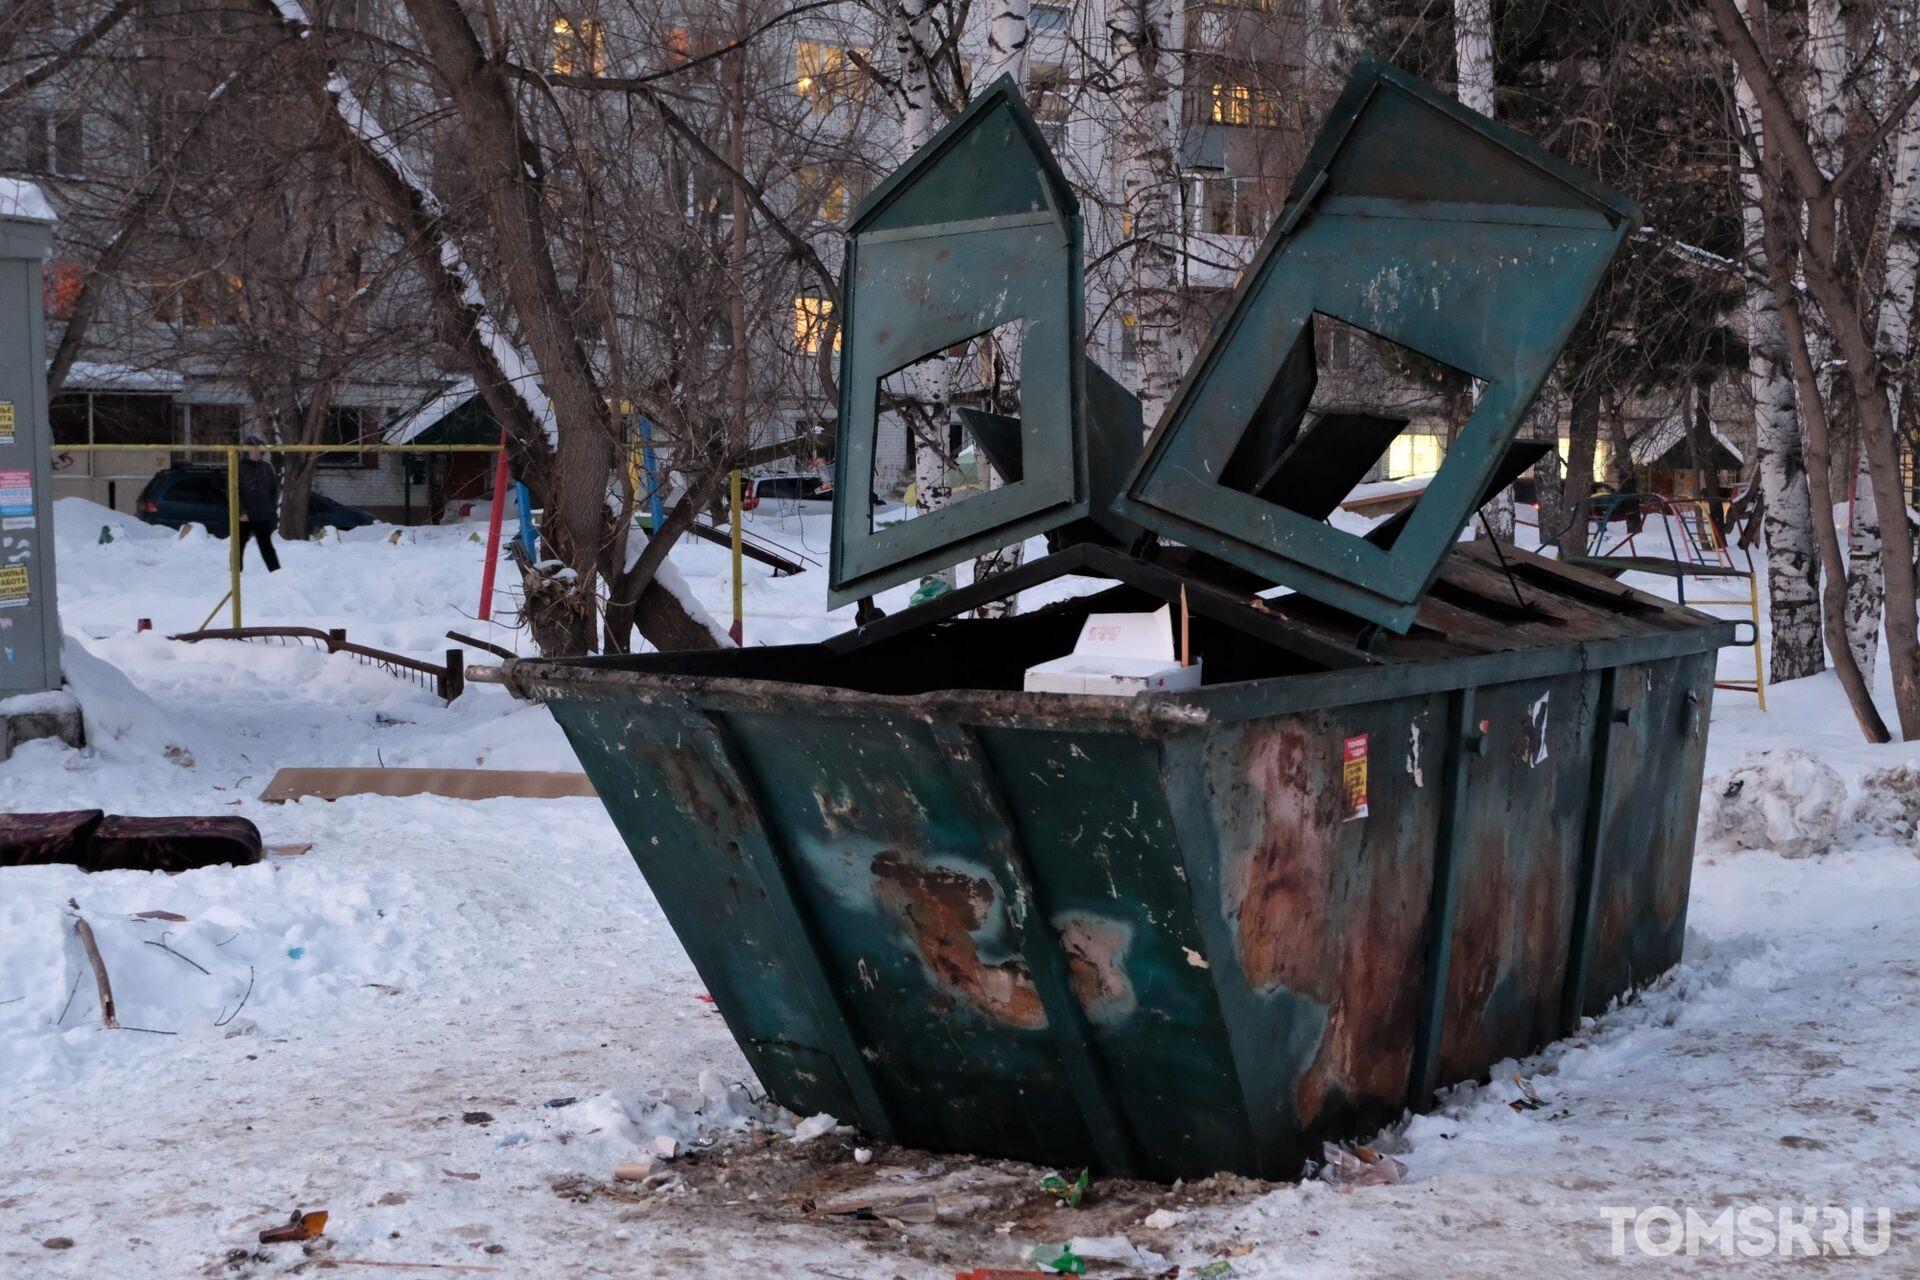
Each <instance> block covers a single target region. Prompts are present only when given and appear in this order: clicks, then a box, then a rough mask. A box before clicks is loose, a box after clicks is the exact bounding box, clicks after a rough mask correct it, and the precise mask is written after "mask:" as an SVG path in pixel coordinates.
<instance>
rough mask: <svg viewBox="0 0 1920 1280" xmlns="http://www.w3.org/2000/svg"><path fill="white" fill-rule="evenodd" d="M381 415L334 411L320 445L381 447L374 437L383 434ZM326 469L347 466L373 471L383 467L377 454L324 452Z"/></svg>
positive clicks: (365, 411) (329, 413) (322, 459)
mask: <svg viewBox="0 0 1920 1280" xmlns="http://www.w3.org/2000/svg"><path fill="white" fill-rule="evenodd" d="M379 431H380V415H379V414H378V413H377V412H376V411H374V410H371V409H354V408H338V407H336V408H332V409H329V410H327V420H326V422H325V424H324V425H322V426H321V428H320V439H319V440H318V441H316V443H318V444H377V443H379V441H378V440H376V439H375V438H374V437H376V436H378V435H379ZM320 465H321V466H323V467H347V468H354V469H360V470H368V471H370V470H372V469H373V468H375V467H377V466H379V465H380V455H379V454H377V453H323V454H321V455H320Z"/></svg>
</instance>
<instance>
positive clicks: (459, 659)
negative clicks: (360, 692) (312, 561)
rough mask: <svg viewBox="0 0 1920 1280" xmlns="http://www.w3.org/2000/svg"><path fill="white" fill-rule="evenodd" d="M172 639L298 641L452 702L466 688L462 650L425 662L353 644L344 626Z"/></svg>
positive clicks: (217, 631)
mask: <svg viewBox="0 0 1920 1280" xmlns="http://www.w3.org/2000/svg"><path fill="white" fill-rule="evenodd" d="M167 639H169V640H183V641H185V642H186V643H188V644H198V643H199V642H200V641H202V640H255V641H266V642H273V643H279V644H298V645H304V646H306V647H309V648H314V649H324V650H326V651H327V652H328V653H344V654H348V655H350V656H352V657H354V658H357V659H359V660H360V661H361V662H362V663H363V664H365V665H367V666H373V667H379V668H380V669H381V670H383V671H385V672H387V673H388V674H390V675H394V676H398V677H399V678H400V679H402V680H409V681H412V682H413V683H415V684H420V685H425V684H426V683H427V682H428V681H429V680H431V681H432V682H433V690H434V692H435V693H437V694H439V695H440V696H441V697H442V698H443V699H445V700H446V701H448V702H452V701H453V700H454V699H455V698H457V697H459V696H460V695H461V694H462V693H464V692H466V687H467V677H466V671H467V662H466V654H465V653H464V652H463V651H462V650H459V649H449V650H447V660H446V662H445V663H441V664H436V663H432V662H423V661H421V660H420V659H419V658H410V657H408V656H407V655H406V654H404V653H392V652H389V651H388V650H386V649H373V648H369V647H368V646H366V645H363V644H354V643H353V642H351V641H350V640H348V639H347V633H346V631H345V629H344V628H340V627H335V628H334V629H333V630H331V631H322V630H320V629H319V628H318V627H216V628H214V629H212V630H206V629H202V630H199V631H183V632H181V633H180V634H178V635H173V636H168V637H167Z"/></svg>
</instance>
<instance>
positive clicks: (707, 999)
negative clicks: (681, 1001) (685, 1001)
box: [694, 991, 713, 1004]
mask: <svg viewBox="0 0 1920 1280" xmlns="http://www.w3.org/2000/svg"><path fill="white" fill-rule="evenodd" d="M694 999H695V1000H698V1001H700V1002H702V1003H703V1004H712V1003H713V997H712V996H710V995H708V994H707V993H706V992H704V991H702V992H701V993H700V994H699V995H697V996H695V997H694Z"/></svg>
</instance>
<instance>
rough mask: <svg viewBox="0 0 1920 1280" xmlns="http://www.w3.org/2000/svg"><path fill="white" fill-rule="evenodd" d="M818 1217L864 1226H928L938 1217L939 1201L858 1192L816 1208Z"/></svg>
mask: <svg viewBox="0 0 1920 1280" xmlns="http://www.w3.org/2000/svg"><path fill="white" fill-rule="evenodd" d="M817 1208H818V1211H819V1212H820V1213H824V1214H826V1215H828V1216H829V1217H835V1218H858V1219H860V1220H861V1221H864V1222H886V1223H891V1224H895V1225H905V1224H907V1223H924V1222H932V1221H933V1220H934V1219H936V1218H938V1217H939V1216H940V1202H939V1200H938V1199H937V1198H936V1197H934V1196H932V1195H929V1194H927V1193H925V1192H917V1193H908V1194H904V1195H903V1194H898V1193H894V1194H889V1193H886V1192H880V1193H878V1194H876V1193H873V1192H870V1191H869V1192H862V1193H860V1194H857V1195H850V1196H842V1197H840V1198H839V1199H838V1200H833V1201H829V1202H828V1203H826V1204H823V1205H819V1206H817Z"/></svg>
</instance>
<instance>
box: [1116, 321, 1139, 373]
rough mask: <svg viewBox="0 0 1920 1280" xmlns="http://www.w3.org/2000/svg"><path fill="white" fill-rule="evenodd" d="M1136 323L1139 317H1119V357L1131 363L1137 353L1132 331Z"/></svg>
mask: <svg viewBox="0 0 1920 1280" xmlns="http://www.w3.org/2000/svg"><path fill="white" fill-rule="evenodd" d="M1138 324H1139V319H1138V318H1137V317H1135V316H1129V315H1123V316H1121V317H1120V359H1121V361H1122V362H1124V363H1132V361H1133V359H1134V357H1135V355H1136V354H1137V353H1138V350H1139V348H1138V347H1136V346H1135V345H1134V342H1135V339H1134V332H1133V331H1134V328H1135V326H1136V325H1138Z"/></svg>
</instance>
